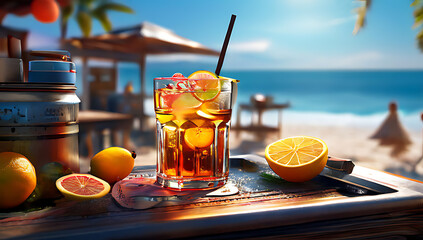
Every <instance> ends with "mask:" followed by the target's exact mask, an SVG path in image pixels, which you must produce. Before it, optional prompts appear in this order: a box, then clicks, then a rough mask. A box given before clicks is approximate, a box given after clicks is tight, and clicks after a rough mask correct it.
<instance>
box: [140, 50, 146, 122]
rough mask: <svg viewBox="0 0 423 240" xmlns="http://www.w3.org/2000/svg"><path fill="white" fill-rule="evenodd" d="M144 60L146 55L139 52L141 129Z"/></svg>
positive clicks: (144, 95) (143, 96)
mask: <svg viewBox="0 0 423 240" xmlns="http://www.w3.org/2000/svg"><path fill="white" fill-rule="evenodd" d="M145 60H146V55H145V54H141V56H140V61H139V65H140V81H141V82H140V87H141V89H140V111H141V113H140V115H139V117H140V128H141V129H142V128H143V127H142V122H143V121H142V120H143V118H144V116H145V114H144V99H145V97H146V93H145Z"/></svg>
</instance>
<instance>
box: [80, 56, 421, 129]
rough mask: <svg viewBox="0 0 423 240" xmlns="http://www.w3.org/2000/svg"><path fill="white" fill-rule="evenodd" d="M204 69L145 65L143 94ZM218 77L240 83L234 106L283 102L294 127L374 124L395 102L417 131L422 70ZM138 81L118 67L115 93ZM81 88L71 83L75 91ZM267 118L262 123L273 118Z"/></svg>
mask: <svg viewBox="0 0 423 240" xmlns="http://www.w3.org/2000/svg"><path fill="white" fill-rule="evenodd" d="M209 68H210V67H208V68H206V66H205V67H204V68H199V67H189V68H188V67H186V68H181V67H180V66H179V65H178V64H177V65H175V66H172V65H171V64H169V63H167V64H165V66H162V67H160V65H153V66H150V67H149V66H147V70H146V80H147V81H146V93H147V94H149V95H152V92H153V79H154V78H155V77H167V76H172V74H173V73H175V72H181V73H183V74H184V75H185V76H188V75H189V74H191V73H192V72H194V71H195V70H196V69H197V70H198V69H209ZM177 69H178V70H177ZM221 75H222V76H227V77H231V78H235V79H238V80H240V83H239V84H238V97H237V103H238V104H239V103H248V102H249V99H250V97H251V96H252V95H254V94H257V93H261V94H264V95H268V96H272V97H273V98H274V102H276V103H287V102H289V103H290V104H291V107H290V108H289V109H287V110H286V111H284V112H285V113H286V114H285V117H284V121H287V122H289V121H290V120H289V119H287V118H288V116H291V118H294V117H295V119H296V120H294V122H298V120H301V118H302V117H304V116H308V114H309V113H313V114H314V115H313V116H316V118H315V119H320V120H321V121H316V122H319V124H325V123H326V122H328V121H329V122H332V123H328V124H333V123H335V122H338V121H337V120H336V119H338V120H342V119H344V120H345V119H362V118H364V119H368V120H367V122H368V121H370V120H369V119H373V120H372V121H376V122H378V121H381V119H382V120H383V118H384V116H386V114H387V111H388V104H389V103H390V102H391V101H395V102H396V103H397V104H398V109H399V113H400V116H401V118H402V119H404V121H403V122H404V125H406V127H408V128H412V129H415V130H417V129H421V127H422V124H421V120H420V113H421V112H423V70H236V71H235V70H225V71H222V73H221ZM139 76H140V72H139V68H138V66H137V65H135V64H126V65H120V66H119V73H118V77H119V80H118V92H123V89H124V87H125V86H126V85H127V84H128V83H129V82H131V83H132V85H133V87H134V92H136V93H138V92H140V81H139ZM81 85H82V84H78V83H77V86H78V87H79V86H81ZM79 91H80V89H79ZM149 104H150V103H149V101H147V102H146V109H147V113H148V114H150V115H153V114H154V112H153V107H151V109H149V107H148V106H149ZM151 104H152V103H151ZM234 110H235V111H236V107H235V109H234ZM269 114H270V115H269V116H268V117H266V118H274V117H276V115H275V116H272V115H273V114H272V113H269ZM234 115H235V114H234ZM317 116H319V117H317ZM243 118H244V117H243ZM246 118H248V116H247V117H246ZM331 119H332V121H330V120H331ZM322 121H323V122H322ZM356 122H357V121H356ZM359 122H360V121H359ZM362 122H366V121H364V120H363V121H362Z"/></svg>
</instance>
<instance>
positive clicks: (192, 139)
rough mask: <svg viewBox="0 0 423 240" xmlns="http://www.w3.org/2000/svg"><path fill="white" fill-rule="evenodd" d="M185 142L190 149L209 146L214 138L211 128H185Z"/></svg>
mask: <svg viewBox="0 0 423 240" xmlns="http://www.w3.org/2000/svg"><path fill="white" fill-rule="evenodd" d="M184 140H185V143H186V144H187V145H188V147H190V148H191V149H193V150H195V149H196V148H204V147H208V146H210V144H212V142H213V140H214V131H213V128H206V127H194V128H188V129H187V130H185V134H184Z"/></svg>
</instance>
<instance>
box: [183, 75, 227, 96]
mask: <svg viewBox="0 0 423 240" xmlns="http://www.w3.org/2000/svg"><path fill="white" fill-rule="evenodd" d="M188 79H189V81H188V82H189V84H190V89H192V91H193V93H192V94H193V96H194V97H196V98H197V99H198V100H199V101H201V102H208V101H213V100H214V99H216V98H217V97H218V96H219V94H220V89H221V87H220V80H219V78H218V77H217V76H216V74H214V73H212V72H209V71H205V70H201V71H196V72H194V73H193V74H191V75H189V77H188Z"/></svg>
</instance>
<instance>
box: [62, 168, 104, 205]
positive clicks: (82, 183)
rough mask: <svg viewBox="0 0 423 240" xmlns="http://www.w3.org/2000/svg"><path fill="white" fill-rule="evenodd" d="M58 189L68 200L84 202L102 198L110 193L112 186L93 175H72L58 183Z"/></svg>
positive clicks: (64, 177)
mask: <svg viewBox="0 0 423 240" xmlns="http://www.w3.org/2000/svg"><path fill="white" fill-rule="evenodd" d="M56 187H57V189H59V191H60V192H61V193H62V194H63V195H64V196H65V197H66V198H68V199H70V200H76V201H83V200H89V199H95V198H101V197H103V196H105V195H106V194H107V193H108V192H109V191H110V185H109V184H108V183H107V182H106V181H103V180H101V179H100V178H97V177H95V176H93V175H91V174H78V173H74V174H70V175H66V176H63V177H61V178H59V179H57V181H56Z"/></svg>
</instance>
